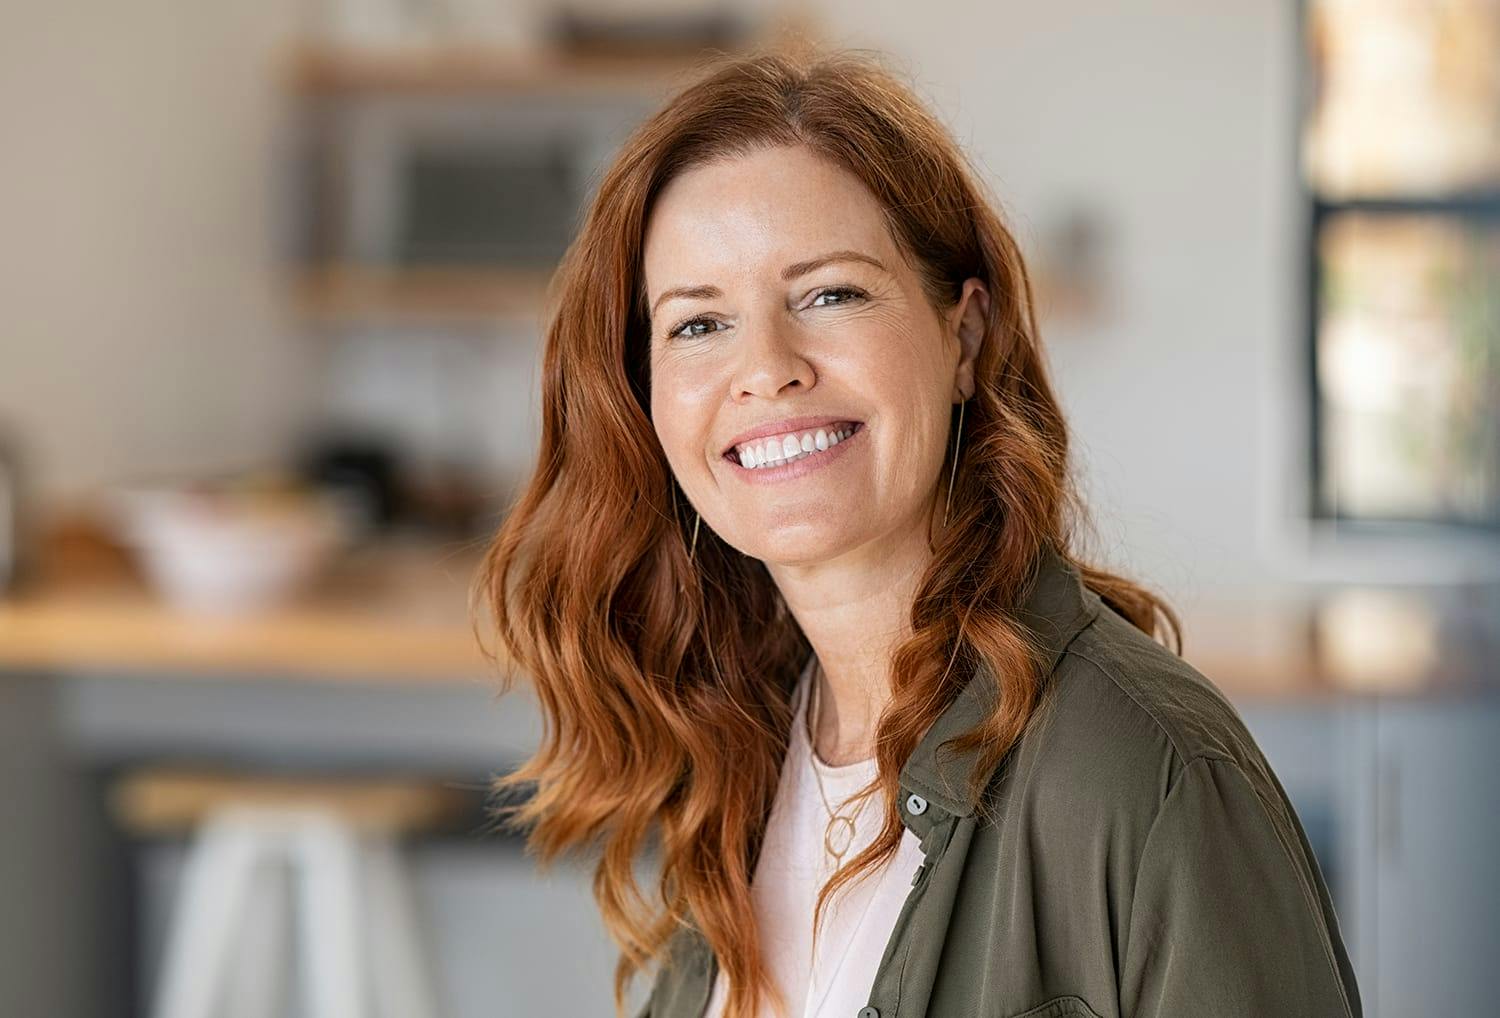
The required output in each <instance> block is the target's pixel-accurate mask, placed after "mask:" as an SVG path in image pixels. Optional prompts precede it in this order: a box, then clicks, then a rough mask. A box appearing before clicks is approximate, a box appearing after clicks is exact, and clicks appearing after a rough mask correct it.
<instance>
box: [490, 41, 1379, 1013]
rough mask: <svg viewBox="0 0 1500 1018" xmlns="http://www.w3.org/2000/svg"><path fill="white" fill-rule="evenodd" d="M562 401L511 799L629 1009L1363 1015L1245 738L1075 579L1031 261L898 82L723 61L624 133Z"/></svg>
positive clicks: (1125, 618) (1278, 799) (1283, 812)
mask: <svg viewBox="0 0 1500 1018" xmlns="http://www.w3.org/2000/svg"><path fill="white" fill-rule="evenodd" d="M542 397H543V404H542V410H543V431H542V445H541V450H540V456H539V461H538V462H539V465H538V467H537V470H536V473H535V476H534V477H533V478H532V480H531V482H530V485H529V486H528V487H527V488H526V489H525V491H524V493H523V494H522V495H521V497H520V498H519V500H518V501H517V504H516V505H515V506H514V507H513V510H512V511H511V512H510V514H509V515H508V518H507V519H506V520H505V522H504V524H503V526H502V527H501V528H500V531H499V533H498V534H497V535H496V537H495V539H494V542H493V544H492V546H491V548H490V551H489V555H488V557H487V560H486V564H485V569H484V571H483V575H482V576H481V577H480V584H481V588H482V592H483V594H484V596H485V597H486V599H487V601H488V603H489V605H490V607H491V609H492V611H493V612H494V615H495V622H496V625H497V629H498V633H499V636H500V639H501V641H502V643H503V644H504V646H505V649H506V651H507V652H508V655H509V657H510V658H511V660H512V662H513V664H514V666H515V667H516V668H517V669H518V670H519V671H521V672H524V673H525V674H527V675H529V676H530V677H531V678H532V680H533V682H534V684H535V689H536V693H537V696H538V701H539V705H540V707H541V709H542V711H543V714H544V717H545V719H546V722H547V731H546V734H545V737H544V740H543V744H542V746H541V748H540V749H539V751H538V752H537V754H536V755H535V756H534V757H533V758H532V759H531V760H529V761H527V762H526V763H525V765H524V766H522V767H521V768H519V769H518V770H517V771H515V772H513V773H512V774H510V775H509V776H507V777H505V778H503V779H501V780H500V781H499V782H498V788H499V789H500V790H502V791H509V790H511V789H512V788H513V787H515V786H518V785H520V784H523V783H525V784H527V785H530V786H533V787H532V788H531V789H530V792H531V794H530V796H529V798H526V799H524V800H523V802H522V803H521V805H519V806H514V807H508V808H506V809H505V810H503V811H502V812H503V813H504V815H505V816H506V818H507V819H508V820H509V822H510V823H512V824H514V825H516V826H523V825H524V826H527V827H529V838H530V849H531V851H532V852H533V853H534V854H535V855H536V856H537V857H538V858H539V860H540V862H541V864H542V865H543V867H546V866H548V865H550V863H551V862H552V860H554V859H555V858H556V857H557V856H558V855H559V854H561V853H562V852H564V851H565V850H567V849H570V848H577V847H588V848H593V847H598V848H599V849H600V858H599V864H598V869H597V874H596V880H595V890H596V895H597V898H598V902H599V906H600V909H601V912H602V914H603V918H604V920H605V922H606V924H607V927H608V929H609V931H610V933H611V935H612V936H613V938H614V939H615V940H616V942H617V943H618V944H619V945H620V948H621V952H622V953H621V959H620V963H619V965H618V967H617V969H616V973H615V1006H616V1011H617V1013H621V1014H623V1013H624V1010H625V1006H626V1005H625V998H626V993H627V990H628V987H629V985H630V982H631V980H632V978H633V977H634V976H635V975H636V974H637V973H639V972H641V971H643V970H644V969H645V968H646V967H647V966H650V965H653V964H655V965H656V975H655V979H654V983H653V985H652V987H651V993H650V999H649V1001H648V1002H647V1003H646V1004H645V1006H644V1007H643V1008H642V1009H641V1010H640V1011H639V1015H640V1016H647V1015H649V1016H651V1018H699V1016H701V1015H705V1014H707V1015H713V1016H719V1015H723V1016H726V1018H751V1016H755V1015H770V1014H784V1015H790V1016H796V1018H811V1016H814V1015H839V1016H843V1018H856V1016H858V1018H895V1016H897V1015H899V1016H901V1018H921V1016H933V1018H959V1016H966V1018H967V1016H978V1015H986V1016H989V1015H993V1016H1020V1015H1026V1016H1029V1018H1042V1016H1048V1018H1056V1016H1065V1015H1082V1016H1097V1018H1114V1016H1121V1015H1123V1016H1133V1018H1145V1016H1168V1015H1170V1016H1179V1015H1194V1016H1200V1015H1201V1016H1206V1015H1214V1016H1228V1015H1242V1016H1252V1015H1253V1016H1258V1018H1259V1016H1272V1015H1274V1016H1279V1018H1285V1016H1293V1015H1298V1016H1309V1018H1311V1016H1318V1018H1328V1016H1344V1018H1353V1016H1357V1015H1359V1014H1360V1003H1359V996H1358V991H1357V989H1356V985H1355V981H1354V977H1353V974H1352V972H1351V970H1350V966H1349V961H1348V959H1347V957H1346V954H1345V950H1344V946H1343V943H1342V941H1341V939H1340V935H1339V930H1338V925H1337V920H1336V917H1335V915H1334V911H1333V908H1332V906H1331V904H1330V901H1329V896H1328V893H1327V890H1326V888H1325V885H1324V881H1323V879H1322V876H1321V874H1320V872H1319V869H1318V865H1317V862H1316V860H1315V859H1314V858H1313V854H1312V852H1311V850H1310V849H1309V847H1308V844H1307V840H1306V838H1305V837H1304V835H1303V831H1302V828H1301V826H1300V824H1299V822H1298V820H1297V817H1296V815H1295V813H1294V812H1293V810H1292V807H1291V805H1290V803H1289V802H1288V800H1287V798H1286V796H1285V794H1284V792H1283V791H1282V788H1281V785H1280V783H1279V782H1278V781H1277V779H1276V777H1275V776H1274V775H1273V773H1272V771H1271V769H1270V768H1269V767H1268V766H1267V764H1266V761H1265V759H1264V757H1263V756H1262V755H1261V753H1260V751H1259V749H1258V748H1257V746H1256V745H1255V742H1254V741H1253V739H1252V738H1251V736H1250V734H1249V733H1248V732H1247V731H1246V729H1245V727H1244V725H1243V724H1242V723H1241V720H1240V718H1239V716H1238V715H1237V714H1236V713H1235V711H1234V710H1233V708H1232V707H1231V706H1230V705H1229V703H1228V702H1226V700H1225V699H1224V698H1223V697H1222V696H1221V695H1220V693H1219V692H1218V690H1217V689H1216V688H1215V687H1214V686H1213V685H1212V684H1211V683H1210V682H1209V681H1208V680H1207V679H1205V678H1204V677H1203V676H1202V675H1200V674H1199V673H1198V672H1196V671H1195V670H1194V669H1193V668H1191V667H1189V666H1188V665H1187V664H1185V663H1184V662H1183V661H1182V660H1181V658H1180V657H1179V653H1180V647H1181V636H1180V629H1179V626H1178V620H1177V617H1176V616H1175V614H1174V613H1173V612H1172V610H1171V609H1170V608H1169V607H1168V606H1167V605H1166V604H1164V603H1163V602H1162V601H1161V600H1160V599H1159V598H1158V597H1156V596H1155V595H1153V594H1152V593H1150V592H1149V591H1147V590H1146V589H1144V588H1142V587H1140V586H1137V585H1135V584H1133V583H1131V582H1129V581H1127V580H1125V579H1123V578H1120V577H1118V576H1114V575H1111V574H1110V573H1108V572H1105V571H1103V570H1101V569H1097V568H1093V567H1090V566H1088V565H1085V564H1083V563H1082V562H1081V561H1080V560H1079V559H1078V558H1076V557H1075V552H1074V551H1073V550H1072V549H1073V546H1074V543H1075V542H1074V540H1073V538H1072V536H1071V535H1072V531H1073V529H1074V527H1075V525H1076V524H1077V523H1078V522H1079V520H1081V519H1082V518H1083V517H1084V510H1083V509H1082V507H1081V506H1080V505H1079V504H1078V499H1077V496H1076V494H1075V491H1074V488H1073V485H1072V482H1071V480H1070V477H1069V461H1068V456H1067V452H1068V432H1067V428H1066V425H1065V422H1064V420H1063V417H1062V414H1061V411H1060V408H1059V405H1058V402H1057V399H1056V397H1055V395H1054V393H1053V389H1052V386H1051V383H1050V381H1049V379H1048V375H1047V371H1046V365H1045V362H1044V357H1043V351H1042V348H1041V345H1040V339H1039V336H1038V331H1037V326H1036V321H1035V318H1034V315H1033V308H1032V295H1031V286H1030V283H1029V282H1028V279H1027V275H1026V271H1025V269H1024V267H1023V264H1022V260H1021V257H1020V254H1019V252H1018V250H1017V246H1016V243H1015V241H1014V240H1013V238H1012V237H1011V235H1010V234H1009V233H1008V232H1007V230H1006V229H1005V227H1004V226H1003V225H1002V223H1001V220H1000V219H999V217H998V216H997V214H996V213H995V211H994V203H993V202H992V201H990V200H988V199H987V198H986V196H985V194H984V192H983V190H982V189H981V187H980V185H979V184H978V183H977V180H976V174H974V172H973V171H972V169H971V168H970V167H969V166H968V165H967V163H966V161H965V159H964V158H963V156H962V155H961V153H960V152H959V151H958V149H957V148H956V147H955V145H954V142H953V141H952V139H951V138H950V137H949V136H948V134H947V133H946V132H945V131H944V130H943V129H942V127H941V126H940V125H939V122H938V121H937V120H936V119H935V118H934V117H933V116H932V115H931V114H929V113H928V112H926V111H925V110H924V109H923V108H922V106H921V105H920V103H919V102H918V101H917V100H916V99H914V98H913V96H912V94H911V93H910V92H909V91H908V90H906V89H905V88H903V86H902V85H901V84H900V83H899V82H898V81H897V80H896V79H895V78H894V77H892V76H891V75H890V74H889V73H888V72H886V71H885V70H883V69H882V67H881V66H880V65H879V63H878V62H877V61H874V60H872V59H870V58H868V57H865V56H859V55H854V54H849V53H844V54H833V55H829V56H823V57H818V56H817V55H816V54H814V55H812V56H801V57H793V56H789V55H786V54H781V55H765V54H762V55H758V56H756V57H754V58H742V59H739V60H730V61H727V62H725V63H724V64H723V65H722V66H721V67H719V68H717V69H715V70H714V71H713V72H712V73H710V74H709V75H707V76H706V77H705V78H703V79H702V80H700V81H699V82H697V83H695V84H693V85H691V86H690V87H688V88H686V89H685V90H684V91H682V92H681V93H680V94H679V95H677V96H676V97H675V98H674V99H673V100H672V101H671V102H670V103H668V104H667V105H666V107H665V108H664V109H662V110H661V111H660V112H659V113H657V114H656V115H655V116H654V117H652V118H651V119H650V120H649V121H647V122H646V123H645V124H644V125H642V126H641V127H640V128H639V129H638V130H637V131H636V132H635V134H634V135H633V136H632V137H631V138H630V139H629V140H628V141H627V142H626V144H625V145H624V146H623V149H622V150H621V152H620V153H619V155H618V157H617V158H616V160H615V161H614V163H613V165H612V166H610V167H609V169H608V171H607V172H606V173H605V174H604V176H603V177H602V179H601V181H600V183H599V186H598V189H597V192H596V195H595V197H594V199H593V201H592V204H591V206H590V208H589V210H588V214H587V218H586V220H585V222H584V223H583V225H582V228H581V231H580V233H579V235H578V237H577V238H576V240H575V241H574V243H573V245H572V247H571V248H570V250H569V251H568V254H567V256H566V258H565V260H564V262H563V264H562V266H561V267H560V271H559V275H558V278H557V282H556V290H555V312H554V313H553V315H552V317H551V319H550V323H549V326H548V330H547V345H546V353H545V376H544V379H543V392H542ZM1167 627H1170V630H1171V632H1172V634H1173V637H1174V640H1175V642H1176V645H1177V652H1174V651H1173V650H1169V649H1167V648H1166V647H1164V646H1163V645H1162V644H1161V643H1159V642H1157V640H1156V639H1155V637H1156V635H1157V633H1158V631H1159V630H1160V631H1165V628H1167ZM507 681H509V680H507ZM653 838H654V839H655V840H654V843H653V841H652V839H653ZM648 847H651V848H654V849H655V850H656V851H655V853H654V855H655V856H656V857H657V858H658V859H659V862H660V873H659V883H658V884H657V886H655V887H654V888H653V893H650V894H643V893H642V890H641V888H640V886H639V885H638V883H637V881H636V878H635V873H634V864H635V862H636V861H637V860H638V859H640V858H642V857H643V855H644V854H645V852H646V850H647V849H648Z"/></svg>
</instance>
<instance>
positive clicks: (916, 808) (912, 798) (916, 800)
mask: <svg viewBox="0 0 1500 1018" xmlns="http://www.w3.org/2000/svg"><path fill="white" fill-rule="evenodd" d="M906 812H908V813H910V814H911V815H912V816H919V815H920V814H922V813H925V812H927V800H926V799H924V798H922V797H921V796H920V795H917V794H916V793H915V792H913V793H912V794H911V795H908V796H907V797H906ZM861 1018H868V1016H863V1015H862V1016H861Z"/></svg>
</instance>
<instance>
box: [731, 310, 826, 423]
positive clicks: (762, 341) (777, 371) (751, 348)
mask: <svg viewBox="0 0 1500 1018" xmlns="http://www.w3.org/2000/svg"><path fill="white" fill-rule="evenodd" d="M802 341H803V337H801V336H800V335H799V333H798V331H797V329H796V327H795V326H794V325H793V324H792V323H790V322H788V321H787V320H786V319H785V317H784V316H782V315H779V314H776V313H774V312H773V313H770V314H766V315H762V316H758V317H757V318H756V320H755V321H754V322H753V323H749V324H748V325H747V326H742V327H741V331H740V341H739V343H738V344H737V347H738V353H739V358H738V361H737V362H736V364H735V372H734V377H733V379H732V380H731V386H732V387H731V389H730V395H731V396H732V397H733V398H734V399H735V400H736V401H741V400H743V399H744V398H745V397H747V396H761V397H767V398H772V397H776V396H779V395H780V394H781V392H782V390H784V389H785V388H786V387H787V386H789V385H791V384H793V383H797V384H800V385H801V386H802V387H803V388H804V389H807V388H811V387H812V384H813V382H814V380H815V375H814V373H813V368H812V364H811V363H810V362H809V361H808V360H807V357H806V356H805V354H804V351H803V349H802Z"/></svg>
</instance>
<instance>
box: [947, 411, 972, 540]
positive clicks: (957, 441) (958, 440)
mask: <svg viewBox="0 0 1500 1018" xmlns="http://www.w3.org/2000/svg"><path fill="white" fill-rule="evenodd" d="M968 402H969V401H968V400H964V401H963V402H962V403H959V404H958V429H957V432H958V433H957V435H956V436H955V437H954V439H953V469H952V470H950V471H948V497H947V498H946V499H944V500H943V529H944V530H946V529H947V528H948V511H949V509H951V508H952V506H953V479H954V478H955V477H957V476H958V451H959V449H960V448H961V447H962V443H963V440H964V404H966V403H968Z"/></svg>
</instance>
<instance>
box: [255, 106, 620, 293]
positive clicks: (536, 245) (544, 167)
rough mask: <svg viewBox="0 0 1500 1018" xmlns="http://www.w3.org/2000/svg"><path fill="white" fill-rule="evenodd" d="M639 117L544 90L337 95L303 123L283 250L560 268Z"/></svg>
mask: <svg viewBox="0 0 1500 1018" xmlns="http://www.w3.org/2000/svg"><path fill="white" fill-rule="evenodd" d="M622 114H623V115H622ZM629 114H630V111H628V110H622V109H621V108H620V107H619V106H618V105H615V104H605V103H603V102H599V103H591V104H585V103H582V102H580V101H578V100H576V99H575V100H562V99H558V100H555V101H552V102H547V101H545V100H544V99H541V98H538V97H534V96H532V97H527V98H525V99H524V100H522V99H519V98H517V99H507V100H503V101H502V100H497V99H485V98H482V97H452V96H447V97H442V96H440V97H431V96H393V97H366V98H363V99H360V100H359V101H357V102H352V103H351V102H343V103H341V102H338V101H333V100H330V101H328V102H327V103H325V105H323V106H320V107H319V108H316V109H314V110H311V111H308V113H307V115H306V117H305V119H304V120H303V121H302V122H301V123H299V125H298V129H297V130H298V133H297V141H296V149H295V152H296V154H295V156H294V158H293V160H292V166H293V167H294V170H293V176H294V178H295V179H294V183H293V184H292V187H291V190H292V195H293V198H292V201H290V202H289V203H288V205H287V210H288V216H289V222H288V223H287V224H286V226H287V229H286V234H287V235H288V238H289V239H288V243H287V244H286V245H285V246H286V247H288V248H290V249H291V250H290V254H291V255H292V257H293V259H294V260H296V261H300V262H302V263H304V264H315V265H329V264H332V265H341V264H342V265H350V264H352V265H358V266H367V267H375V268H381V269H401V268H418V267H423V268H437V267H448V268H493V269H505V268H515V269H526V270H534V269H545V268H550V267H551V266H553V265H555V264H556V262H557V259H558V258H559V257H560V256H561V255H562V253H563V251H564V250H565V248H566V247H567V245H568V243H569V242H570V241H571V240H572V237H573V235H574V233H575V231H576V230H577V228H578V226H579V217H580V216H581V213H582V209H583V207H584V205H585V203H586V201H587V199H588V196H589V192H590V190H591V188H592V187H593V186H594V185H595V183H596V175H597V173H598V171H599V168H600V167H601V166H603V165H604V164H605V162H606V161H607V160H608V158H609V157H610V155H611V153H612V150H613V149H614V148H615V147H616V146H617V145H618V144H619V142H620V140H621V139H622V138H623V136H624V134H625V133H626V132H627V131H628V130H629V128H630V127H631V117H630V115H629Z"/></svg>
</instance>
